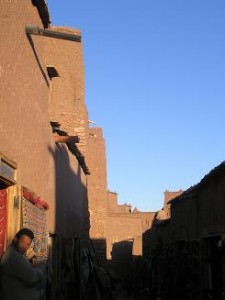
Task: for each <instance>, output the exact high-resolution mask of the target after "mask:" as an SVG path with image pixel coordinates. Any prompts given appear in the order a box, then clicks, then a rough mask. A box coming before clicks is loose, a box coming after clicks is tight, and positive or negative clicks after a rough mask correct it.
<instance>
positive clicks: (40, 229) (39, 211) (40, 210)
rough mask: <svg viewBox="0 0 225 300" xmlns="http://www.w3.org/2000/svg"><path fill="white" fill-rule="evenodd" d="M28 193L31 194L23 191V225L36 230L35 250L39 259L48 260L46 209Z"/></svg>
mask: <svg viewBox="0 0 225 300" xmlns="http://www.w3.org/2000/svg"><path fill="white" fill-rule="evenodd" d="M27 195H29V194H27V193H23V198H22V226H23V227H27V228H30V229H31V230H32V231H33V232H34V235H35V239H34V252H35V253H36V257H37V261H38V262H40V261H46V260H47V256H48V233H47V220H46V209H45V208H44V207H43V206H40V205H37V204H36V203H34V202H33V201H31V200H30V198H29V196H27Z"/></svg>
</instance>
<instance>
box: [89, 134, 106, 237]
mask: <svg viewBox="0 0 225 300" xmlns="http://www.w3.org/2000/svg"><path fill="white" fill-rule="evenodd" d="M88 151H89V155H88V166H89V168H90V171H91V175H90V176H88V201H89V212H90V226H91V227H90V237H91V238H92V239H102V238H105V237H106V235H105V234H106V232H105V218H106V214H107V208H108V203H107V174H106V151H105V140H104V137H103V133H102V129H101V128H89V141H88Z"/></svg>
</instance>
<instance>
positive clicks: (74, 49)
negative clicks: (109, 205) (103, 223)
mask: <svg viewBox="0 0 225 300" xmlns="http://www.w3.org/2000/svg"><path fill="white" fill-rule="evenodd" d="M51 30H54V31H60V32H65V33H70V34H75V35H80V34H81V32H80V31H79V30H76V29H72V28H66V27H51ZM45 63H46V66H52V67H54V68H55V69H56V70H57V72H58V74H59V77H53V78H52V79H51V82H50V95H49V118H50V120H51V121H57V122H58V123H59V124H60V129H61V130H63V131H65V132H66V133H67V134H68V135H70V136H74V135H78V137H79V139H80V141H79V143H78V144H76V146H77V147H78V149H79V150H80V151H81V153H82V154H83V155H85V159H86V156H87V153H86V152H87V151H86V149H87V136H88V113H87V109H86V106H85V101H84V64H83V54H82V44H81V43H80V42H74V41H65V40H61V39H53V38H47V39H45ZM53 156H54V159H55V164H56V182H57V184H56V187H57V193H56V203H57V208H56V216H57V217H56V220H57V222H56V230H57V232H60V233H62V234H63V235H68V236H72V235H79V236H80V235H81V234H83V233H85V234H88V230H89V213H88V204H87V190H86V175H85V174H84V172H83V170H82V169H81V167H80V165H79V163H78V161H77V159H76V157H75V156H74V155H72V154H71V153H70V152H69V151H68V149H67V147H66V146H65V145H60V144H59V145H58V146H57V149H56V151H55V152H54V154H53Z"/></svg>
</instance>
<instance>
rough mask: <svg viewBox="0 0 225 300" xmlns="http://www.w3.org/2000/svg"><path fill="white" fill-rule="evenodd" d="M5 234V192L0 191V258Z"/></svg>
mask: <svg viewBox="0 0 225 300" xmlns="http://www.w3.org/2000/svg"><path fill="white" fill-rule="evenodd" d="M6 234H7V190H0V257H1V256H2V254H3V252H4V250H5V243H6Z"/></svg>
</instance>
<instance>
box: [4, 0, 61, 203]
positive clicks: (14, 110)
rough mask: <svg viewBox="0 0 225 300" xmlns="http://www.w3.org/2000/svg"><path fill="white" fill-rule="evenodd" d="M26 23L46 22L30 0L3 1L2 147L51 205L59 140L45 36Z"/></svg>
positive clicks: (20, 176) (24, 180) (23, 180)
mask: <svg viewBox="0 0 225 300" xmlns="http://www.w3.org/2000/svg"><path fill="white" fill-rule="evenodd" d="M25 24H35V25H38V26H39V27H42V21H41V20H40V17H39V14H38V11H37V8H36V7H35V6H33V5H32V2H31V1H27V0H20V1H1V2H0V25H1V32H0V39H1V46H0V57H1V61H0V82H1V84H0V106H1V114H0V139H1V146H0V151H1V152H2V153H4V154H5V155H6V156H7V157H9V158H10V159H12V160H13V161H14V162H15V163H16V164H17V165H18V169H17V181H18V184H20V185H24V186H26V187H28V188H29V189H31V190H33V191H34V192H35V193H37V195H39V196H40V197H41V198H42V199H44V200H46V201H48V202H49V204H50V206H52V204H53V203H54V201H53V199H54V195H55V189H54V162H53V159H52V157H51V155H49V151H50V149H54V143H53V141H52V138H51V128H50V125H49V117H48V91H49V81H48V78H47V73H46V70H45V68H44V67H43V66H44V65H45V63H44V62H45V61H44V43H43V37H40V36H31V37H30V38H28V37H27V35H26V33H25ZM50 170H51V172H50Z"/></svg>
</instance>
